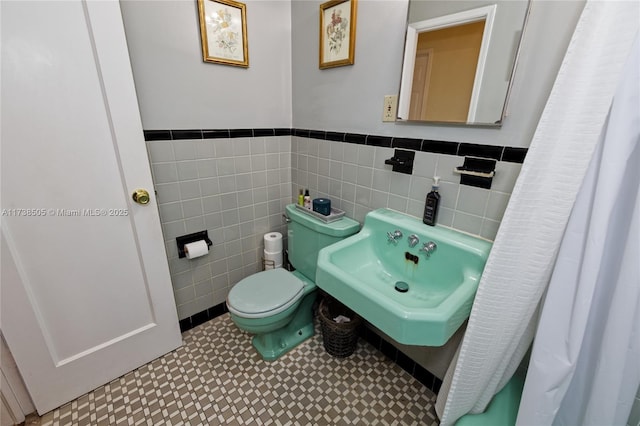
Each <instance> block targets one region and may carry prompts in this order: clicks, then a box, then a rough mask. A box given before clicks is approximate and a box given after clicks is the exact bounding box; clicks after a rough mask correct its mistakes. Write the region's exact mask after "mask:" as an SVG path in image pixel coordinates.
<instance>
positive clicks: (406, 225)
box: [316, 209, 491, 346]
mask: <svg viewBox="0 0 640 426" xmlns="http://www.w3.org/2000/svg"><path fill="white" fill-rule="evenodd" d="M396 230H399V231H401V232H402V237H398V238H397V239H396V240H395V241H392V240H391V239H390V237H389V236H388V235H387V233H391V234H393V233H394V232H395V231H396ZM411 235H415V236H417V237H418V239H419V242H418V243H417V244H416V245H415V246H414V247H410V244H409V236H411ZM429 242H434V243H435V244H436V249H435V250H433V251H432V252H431V253H430V254H427V253H426V252H425V251H421V250H420V249H421V248H423V245H424V243H429ZM490 250H491V243H490V242H488V241H485V240H482V239H480V238H475V237H473V236H470V235H467V234H463V233H461V232H458V231H455V230H453V229H449V228H445V227H441V226H435V227H434V226H428V225H425V224H423V223H422V221H420V220H419V219H417V218H414V217H412V216H407V215H405V214H402V213H399V212H396V211H394V210H390V209H378V210H375V211H372V212H370V213H369V214H367V216H366V218H365V221H364V226H363V227H362V229H361V230H360V232H359V233H357V234H355V235H353V236H351V237H349V238H346V239H344V240H342V241H340V242H337V243H335V244H332V245H330V246H328V247H325V248H324V249H322V250H321V251H320V255H319V257H318V269H317V272H316V284H317V285H318V287H320V288H321V289H323V290H325V291H326V292H327V293H329V294H330V295H332V296H333V297H335V298H336V299H338V300H339V301H340V302H342V303H343V304H345V305H346V306H348V307H349V308H351V309H352V310H353V311H354V312H356V313H358V314H359V315H360V316H362V317H363V318H364V319H366V320H367V321H369V322H370V323H371V324H373V325H374V326H376V327H377V328H379V329H380V330H381V331H383V332H384V333H386V334H387V335H388V336H390V337H391V338H393V339H394V340H396V341H397V342H399V343H402V344H405V345H420V346H441V345H443V344H445V343H446V342H447V340H449V338H450V337H451V336H452V335H453V333H455V331H456V330H457V329H458V328H459V327H460V325H461V324H462V323H463V322H464V321H465V320H466V319H467V318H468V317H469V313H470V312H471V305H472V304H473V298H474V297H475V293H476V290H477V288H478V283H479V281H480V276H481V275H482V271H483V269H484V265H485V263H486V260H487V256H488V255H489V251H490ZM407 287H408V289H407Z"/></svg>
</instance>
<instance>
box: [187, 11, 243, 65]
mask: <svg viewBox="0 0 640 426" xmlns="http://www.w3.org/2000/svg"><path fill="white" fill-rule="evenodd" d="M198 8H199V12H200V33H201V36H202V51H203V59H204V61H205V62H217V63H222V64H227V65H237V66H244V67H247V66H249V58H248V57H247V53H248V49H247V36H246V17H245V5H244V4H242V3H238V2H235V1H232V0H198Z"/></svg>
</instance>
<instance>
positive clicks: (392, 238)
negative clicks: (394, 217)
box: [387, 229, 402, 244]
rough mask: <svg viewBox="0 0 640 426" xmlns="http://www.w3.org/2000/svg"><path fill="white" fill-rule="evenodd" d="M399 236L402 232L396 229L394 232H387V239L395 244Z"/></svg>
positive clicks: (400, 236)
mask: <svg viewBox="0 0 640 426" xmlns="http://www.w3.org/2000/svg"><path fill="white" fill-rule="evenodd" d="M400 238H402V232H401V231H400V230H398V229H396V230H395V231H394V232H387V241H390V242H392V243H394V244H397V243H398V240H399V239H400Z"/></svg>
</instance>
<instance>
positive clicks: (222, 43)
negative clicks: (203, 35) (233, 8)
mask: <svg viewBox="0 0 640 426" xmlns="http://www.w3.org/2000/svg"><path fill="white" fill-rule="evenodd" d="M205 19H206V21H207V32H208V33H209V34H207V36H208V39H209V40H210V41H209V42H210V43H211V42H213V43H215V44H216V45H217V47H218V48H219V49H220V50H222V51H223V52H225V53H226V54H227V55H229V56H231V57H233V55H235V53H236V50H237V49H238V44H239V41H241V40H242V36H241V35H240V32H239V31H238V26H237V25H233V26H232V24H233V22H232V18H231V13H230V12H229V9H228V8H225V9H219V10H218V11H217V12H215V13H214V14H213V15H212V16H206V17H205Z"/></svg>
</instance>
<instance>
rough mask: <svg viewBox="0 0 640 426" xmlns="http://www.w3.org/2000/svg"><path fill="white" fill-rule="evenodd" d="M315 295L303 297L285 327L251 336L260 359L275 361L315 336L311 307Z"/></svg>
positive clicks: (313, 292)
mask: <svg viewBox="0 0 640 426" xmlns="http://www.w3.org/2000/svg"><path fill="white" fill-rule="evenodd" d="M316 295H317V292H316V291H312V292H311V293H309V294H307V295H306V296H304V298H303V299H302V302H301V303H300V306H298V309H297V310H296V313H295V315H294V317H293V319H292V320H291V322H289V324H287V325H286V326H285V327H283V328H279V329H277V330H274V331H272V332H269V333H264V334H257V335H255V336H253V339H252V340H251V343H252V344H253V347H254V348H256V350H257V351H258V353H259V354H260V356H262V359H264V360H265V361H275V360H276V359H278V358H279V357H281V356H282V355H284V354H285V353H287V352H289V351H290V350H291V349H293V348H295V347H296V346H298V345H299V344H300V343H302V342H304V341H305V340H307V339H308V338H309V337H312V336H313V335H314V334H315V330H314V327H313V311H312V307H313V302H314V301H315V299H316Z"/></svg>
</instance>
